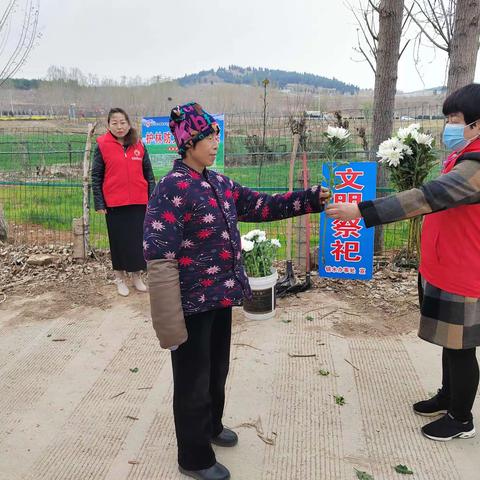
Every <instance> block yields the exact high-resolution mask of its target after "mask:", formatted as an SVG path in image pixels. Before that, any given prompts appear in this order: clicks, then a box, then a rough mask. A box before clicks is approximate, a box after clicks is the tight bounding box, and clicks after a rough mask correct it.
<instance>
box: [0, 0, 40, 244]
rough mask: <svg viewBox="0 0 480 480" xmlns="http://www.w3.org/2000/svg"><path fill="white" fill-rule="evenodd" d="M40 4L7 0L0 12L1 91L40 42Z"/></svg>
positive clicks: (0, 226)
mask: <svg viewBox="0 0 480 480" xmlns="http://www.w3.org/2000/svg"><path fill="white" fill-rule="evenodd" d="M39 1H40V0H8V1H7V2H6V6H5V7H4V9H3V11H2V10H0V87H1V86H2V85H4V84H5V82H6V81H7V80H8V79H9V78H11V77H13V76H14V75H15V74H16V73H17V72H18V71H19V70H20V68H21V67H22V66H23V65H24V64H25V62H26V61H27V58H28V56H29V54H30V52H31V51H32V48H33V47H34V45H35V40H36V39H37V38H38V35H37V28H38V11H39ZM6 237H7V223H6V221H5V216H4V213H3V209H2V206H1V205H0V240H5V239H6Z"/></svg>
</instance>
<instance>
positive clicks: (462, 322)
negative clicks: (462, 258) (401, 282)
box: [418, 275, 480, 350]
mask: <svg viewBox="0 0 480 480" xmlns="http://www.w3.org/2000/svg"><path fill="white" fill-rule="evenodd" d="M418 293H419V299H420V312H421V315H420V329H419V331H418V336H419V337H420V338H422V339H423V340H426V341H427V342H430V343H434V344H436V345H440V346H441V347H445V348H451V349H454V350H462V349H467V348H474V347H478V346H480V299H479V298H470V297H462V296H461V295H455V294H453V293H448V292H446V291H444V290H441V289H440V288H437V287H435V286H433V285H432V284H431V283H428V282H427V281H426V280H425V279H424V278H422V277H421V276H420V275H419V281H418Z"/></svg>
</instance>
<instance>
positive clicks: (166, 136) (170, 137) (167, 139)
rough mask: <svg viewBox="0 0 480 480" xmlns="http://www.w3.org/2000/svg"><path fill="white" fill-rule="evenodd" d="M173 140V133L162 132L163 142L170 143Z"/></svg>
mask: <svg viewBox="0 0 480 480" xmlns="http://www.w3.org/2000/svg"><path fill="white" fill-rule="evenodd" d="M174 141H175V140H174V139H173V135H172V134H171V133H170V132H164V133H163V143H165V144H167V145H168V144H170V143H173V142H174Z"/></svg>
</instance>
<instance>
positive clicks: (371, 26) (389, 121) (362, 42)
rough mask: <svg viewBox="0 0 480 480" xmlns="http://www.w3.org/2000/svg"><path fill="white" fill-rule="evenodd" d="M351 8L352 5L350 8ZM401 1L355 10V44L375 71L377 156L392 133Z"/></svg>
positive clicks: (381, 184) (382, 179) (367, 2)
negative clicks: (356, 27) (356, 35)
mask: <svg viewBox="0 0 480 480" xmlns="http://www.w3.org/2000/svg"><path fill="white" fill-rule="evenodd" d="M351 9H352V7H351ZM403 9H404V0H376V1H374V0H364V1H361V2H360V8H359V10H358V11H355V10H354V9H352V11H353V12H354V15H355V18H356V19H357V23H358V32H359V34H358V35H359V36H358V47H357V51H358V52H360V53H361V54H362V55H363V57H364V58H365V60H367V61H368V63H369V65H370V67H371V68H372V70H373V72H374V73H375V88H374V94H373V127H372V142H371V150H370V158H371V160H372V161H373V160H375V159H376V152H377V150H378V146H379V145H380V143H382V142H383V141H384V140H386V139H387V138H388V137H390V135H391V134H392V129H393V118H394V108H395V94H396V91H397V78H398V60H399V58H400V56H401V55H402V53H403V52H404V51H405V48H406V46H407V45H408V40H407V43H406V44H405V45H404V46H403V47H402V48H401V49H400V43H401V37H402V30H404V29H405V28H406V26H407V23H406V22H407V20H406V19H404V16H403ZM387 186H388V175H387V171H386V169H385V168H383V166H382V165H381V164H379V165H378V172H377V187H378V188H380V189H384V188H386V187H387ZM383 243H384V242H383V228H381V227H377V228H376V229H375V251H376V252H377V253H380V252H381V251H382V249H383Z"/></svg>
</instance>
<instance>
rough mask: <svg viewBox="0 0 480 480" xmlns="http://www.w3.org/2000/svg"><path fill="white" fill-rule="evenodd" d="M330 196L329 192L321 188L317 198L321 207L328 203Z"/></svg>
mask: <svg viewBox="0 0 480 480" xmlns="http://www.w3.org/2000/svg"><path fill="white" fill-rule="evenodd" d="M331 195H332V194H331V193H330V190H329V189H328V188H326V187H321V188H320V192H319V196H320V203H321V204H322V205H325V204H326V203H327V202H328V199H329V198H330V196H331Z"/></svg>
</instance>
